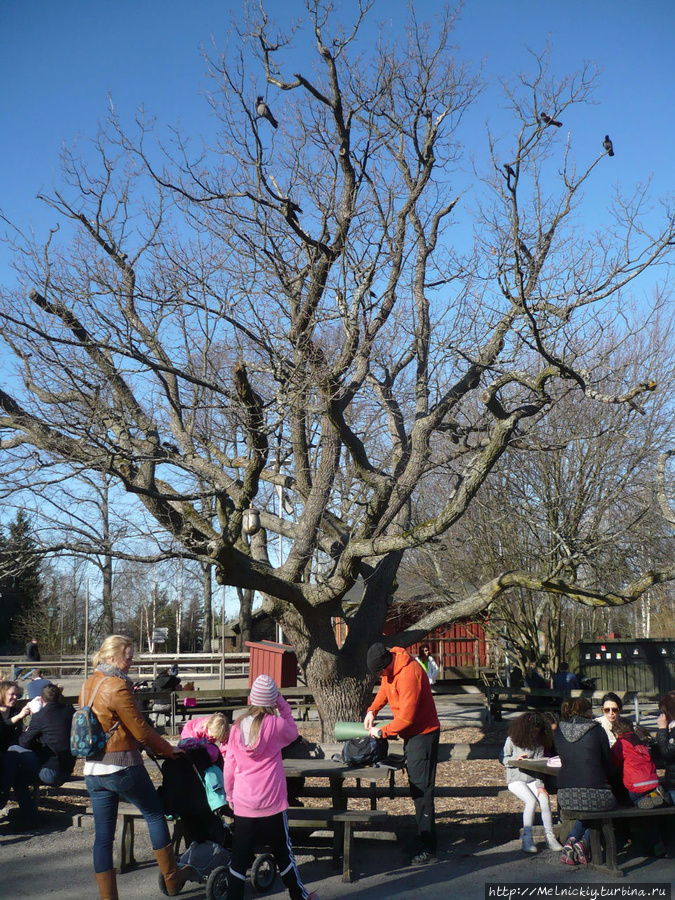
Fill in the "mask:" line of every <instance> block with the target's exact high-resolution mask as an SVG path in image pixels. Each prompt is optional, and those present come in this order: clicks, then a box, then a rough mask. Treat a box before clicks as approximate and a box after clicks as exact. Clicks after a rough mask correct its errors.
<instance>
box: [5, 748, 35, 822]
mask: <svg viewBox="0 0 675 900" xmlns="http://www.w3.org/2000/svg"><path fill="white" fill-rule="evenodd" d="M39 780H40V758H39V756H38V755H37V753H33V751H32V750H28V749H27V748H26V747H20V746H19V745H18V744H13V745H12V746H11V747H10V748H9V749H8V750H7V752H6V753H5V755H4V758H3V761H2V777H1V778H0V808H2V807H3V806H4V805H5V804H6V803H7V799H8V797H9V792H10V790H11V789H12V788H14V796H15V797H16V801H17V803H18V804H19V809H20V810H21V812H23V813H28V814H32V813H36V812H37V806H36V805H35V801H34V800H33V798H32V797H31V793H30V787H31V785H32V784H34V783H35V782H36V781H39Z"/></svg>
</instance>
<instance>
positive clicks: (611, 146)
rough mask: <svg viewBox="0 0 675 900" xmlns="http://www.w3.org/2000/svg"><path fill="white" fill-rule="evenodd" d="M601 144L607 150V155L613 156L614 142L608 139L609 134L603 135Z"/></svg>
mask: <svg viewBox="0 0 675 900" xmlns="http://www.w3.org/2000/svg"><path fill="white" fill-rule="evenodd" d="M602 146H603V147H604V148H605V151H606V152H607V156H614V144H613V143H612V142H611V141H610V139H609V135H608V134H606V135H605V139H604V141H603V142H602Z"/></svg>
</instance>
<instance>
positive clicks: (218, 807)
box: [158, 738, 277, 900]
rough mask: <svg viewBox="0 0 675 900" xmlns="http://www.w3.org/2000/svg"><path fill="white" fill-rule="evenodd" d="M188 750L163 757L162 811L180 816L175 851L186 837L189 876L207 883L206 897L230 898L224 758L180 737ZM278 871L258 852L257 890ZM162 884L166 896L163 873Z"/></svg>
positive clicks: (171, 816)
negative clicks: (171, 757) (170, 757)
mask: <svg viewBox="0 0 675 900" xmlns="http://www.w3.org/2000/svg"><path fill="white" fill-rule="evenodd" d="M178 746H179V747H180V748H181V749H182V750H184V751H185V752H184V754H183V755H182V756H178V757H175V758H174V759H165V760H164V762H163V763H162V765H161V766H160V769H161V772H162V785H161V787H160V788H159V794H160V796H161V799H162V804H163V806H164V812H165V814H166V816H167V818H169V819H173V820H175V821H176V828H175V829H174V840H173V843H174V852H175V853H176V857H178V848H179V846H180V844H181V841H182V840H185V845H186V847H187V850H186V851H185V852H184V853H183V855H182V856H181V857H180V858H179V859H178V863H179V865H181V866H186V867H188V874H189V876H190V881H196V882H198V883H199V884H205V885H206V900H226V898H227V879H228V874H229V867H230V848H231V847H232V830H231V828H230V826H229V825H228V824H227V821H226V819H227V818H228V817H231V816H232V810H231V809H230V807H229V806H228V805H227V800H226V797H225V793H224V791H223V778H222V772H223V760H222V757H221V755H220V752H219V751H218V748H217V747H216V746H215V745H214V744H210V743H208V742H207V741H203V740H199V739H193V738H191V739H189V740H186V741H181V742H180V743H179V745H178ZM276 874H277V867H276V863H275V862H274V857H273V856H272V855H271V854H269V853H263V854H259V855H258V856H257V857H256V859H255V860H254V862H253V866H252V867H251V871H250V876H249V877H250V879H251V883H252V884H253V887H254V888H255V890H256V891H258V893H265V892H266V891H268V890H269V889H270V888H271V887H272V884H273V883H274V879H275V877H276ZM158 881H159V889H160V890H161V892H162V893H163V894H164V895H166V894H167V891H166V885H165V883H164V876H163V875H162V874H161V872H160V873H159V879H158Z"/></svg>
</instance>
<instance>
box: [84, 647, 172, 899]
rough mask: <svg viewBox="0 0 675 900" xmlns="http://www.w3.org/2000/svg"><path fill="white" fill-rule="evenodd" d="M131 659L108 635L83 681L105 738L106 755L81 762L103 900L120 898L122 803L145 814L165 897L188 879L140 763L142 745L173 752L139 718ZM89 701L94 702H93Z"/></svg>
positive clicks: (168, 753) (126, 649)
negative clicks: (116, 862) (117, 844)
mask: <svg viewBox="0 0 675 900" xmlns="http://www.w3.org/2000/svg"><path fill="white" fill-rule="evenodd" d="M133 658H134V648H133V644H132V642H131V639H130V638H128V637H125V636H124V635H119V634H112V635H110V636H109V637H107V638H106V639H105V640H104V641H103V644H102V645H101V648H100V650H99V651H98V653H96V654H95V656H94V667H95V671H94V674H93V675H92V676H91V678H88V679H87V681H85V683H84V685H83V687H82V692H81V694H80V705H81V706H83V705H86V706H89V705H90V706H92V708H93V710H94V713H95V714H96V718H97V719H98V721H99V723H100V725H101V728H103V730H104V731H105V732H106V733H107V732H112V733H111V734H110V737H109V738H108V742H107V744H106V747H105V751H104V752H102V753H101V755H100V756H97V757H95V758H94V759H88V760H87V761H86V762H85V764H84V775H85V784H86V786H87V791H88V792H89V795H90V797H91V805H92V808H93V811H94V825H95V829H96V834H95V838H94V871H95V873H96V881H97V882H98V889H99V892H100V894H101V898H102V900H118V893H117V882H116V878H115V870H114V868H113V842H114V838H115V824H116V822H117V809H118V805H119V801H120V799H121V800H123V801H125V802H127V803H133V804H134V806H137V807H138V809H139V810H140V811H141V812H142V813H143V817H144V819H145V821H146V822H147V825H148V829H149V831H150V840H151V843H152V846H153V849H154V852H155V856H156V858H157V862H158V864H159V867H160V869H161V871H162V874H163V875H164V882H165V884H166V887H167V893H168V894H169V896H170V897H173V896H174V895H175V894H178V893H179V892H180V890H181V888H182V887H183V885H184V884H185V881H186V880H187V879H186V878H185V877H184V875H183V870H182V869H180V868H178V867H177V865H176V859H175V857H174V853H173V849H172V846H171V840H170V838H169V829H168V827H167V824H166V819H165V817H164V810H163V809H162V804H161V802H160V800H159V797H158V796H157V792H156V791H155V788H154V786H153V784H152V781H151V780H150V776H149V775H148V773H147V771H146V770H145V766H144V765H143V758H142V756H141V747H142V746H145V747H147V748H148V749H149V750H152V751H153V753H155V754H156V755H157V756H163V757H168V758H172V757H173V756H175V755H176V754H175V751H174V748H173V747H172V746H171V744H169V743H168V741H165V740H164V738H162V737H160V736H159V735H158V734H157V732H156V731H154V730H153V729H152V728H151V727H150V726H149V725H148V723H147V722H146V721H145V719H144V718H143V715H142V714H141V711H140V709H139V707H138V705H137V703H136V701H135V700H134V695H133V686H132V681H131V679H130V678H129V677H128V675H127V672H128V671H129V668H130V666H131V663H132V661H133ZM92 698H93V701H92Z"/></svg>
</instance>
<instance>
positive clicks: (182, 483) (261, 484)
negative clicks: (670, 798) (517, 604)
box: [0, 0, 675, 733]
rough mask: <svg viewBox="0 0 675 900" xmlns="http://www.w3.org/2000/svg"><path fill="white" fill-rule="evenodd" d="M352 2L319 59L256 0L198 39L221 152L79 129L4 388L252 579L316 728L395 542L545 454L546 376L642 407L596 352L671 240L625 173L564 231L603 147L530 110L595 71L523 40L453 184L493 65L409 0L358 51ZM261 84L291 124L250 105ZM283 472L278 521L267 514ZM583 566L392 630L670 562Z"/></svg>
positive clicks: (509, 577)
mask: <svg viewBox="0 0 675 900" xmlns="http://www.w3.org/2000/svg"><path fill="white" fill-rule="evenodd" d="M367 13H368V10H367V8H365V7H363V8H360V10H359V12H358V15H357V18H356V20H355V22H354V23H353V26H352V27H350V28H346V27H343V25H342V24H340V23H338V22H336V21H334V17H333V16H332V14H331V10H330V8H329V7H324V6H323V5H322V4H320V3H318V2H311V0H310V2H309V3H308V5H307V17H308V21H309V24H310V26H311V32H312V34H313V41H314V49H315V52H316V57H315V58H316V63H315V66H314V68H311V67H309V66H308V67H307V69H306V71H304V72H296V71H293V69H294V68H296V67H294V66H293V65H292V64H291V70H290V71H287V67H288V66H289V64H290V63H289V61H290V60H293V59H296V58H298V57H297V56H294V54H293V53H290V52H288V51H289V50H290V49H291V48H292V47H293V46H294V42H295V43H297V42H298V41H300V40H302V34H301V33H300V32H297V33H293V32H290V33H289V34H284V33H283V32H282V31H281V30H277V29H276V27H275V26H274V25H273V23H271V22H270V21H269V20H268V18H267V16H266V14H265V12H264V11H263V10H259V11H258V12H257V13H256V18H255V19H252V20H251V21H249V22H248V23H247V24H246V26H245V27H243V28H242V29H241V32H240V34H239V41H238V42H237V41H234V42H233V48H234V49H233V50H232V51H230V52H228V54H226V55H220V54H218V53H214V58H213V59H212V61H211V75H212V77H213V83H214V89H213V93H212V95H211V97H210V101H211V104H212V108H213V111H214V113H215V114H216V115H217V116H218V117H219V121H220V137H219V142H218V145H217V146H216V147H206V146H205V147H204V148H203V149H202V150H194V149H193V147H192V144H191V143H190V142H188V141H187V140H186V139H184V138H183V137H182V136H181V135H179V134H177V135H175V141H174V145H173V148H171V153H169V152H168V150H166V151H163V150H162V148H161V147H158V145H157V144H156V143H154V142H153V141H152V140H151V129H150V128H149V126H148V125H147V124H146V123H144V122H143V121H139V123H138V131H137V133H134V134H129V133H128V132H127V133H125V131H124V130H123V129H122V127H121V125H120V124H119V123H118V122H116V121H114V120H113V121H112V123H111V125H110V128H109V129H108V130H107V132H106V133H103V134H101V135H100V136H99V137H98V139H97V141H96V149H97V152H98V155H99V162H98V165H96V166H94V165H93V164H92V163H90V162H89V161H87V162H85V161H84V160H80V159H78V158H76V157H75V155H74V154H72V153H67V154H66V155H65V157H64V175H65V179H64V185H63V187H61V188H59V189H57V190H55V191H54V193H53V195H52V196H51V197H48V198H45V199H46V201H47V202H48V203H50V204H51V205H52V207H53V209H54V210H55V212H56V213H57V214H58V215H59V217H60V218H61V219H62V220H63V221H64V222H65V223H68V224H69V227H70V228H71V229H72V231H73V238H72V241H71V242H70V244H69V246H67V247H64V246H63V245H62V244H61V243H59V242H58V240H57V236H56V235H55V234H53V235H52V236H51V237H50V240H49V241H48V242H47V245H46V246H45V247H38V246H33V244H32V241H31V240H30V239H29V238H22V236H21V235H20V234H17V235H16V237H15V240H16V243H17V245H18V251H19V252H18V253H17V266H18V267H20V268H21V269H22V276H21V282H20V285H19V290H18V292H16V293H13V294H10V293H7V292H5V296H4V302H3V309H2V335H3V338H4V341H5V344H6V345H7V347H8V348H9V349H10V350H11V351H12V354H13V357H14V359H15V361H16V362H17V364H18V370H17V372H20V375H21V377H20V380H18V381H17V380H16V379H15V380H13V381H12V382H11V385H12V387H7V388H6V389H5V390H2V391H0V408H2V410H4V415H3V416H2V418H0V427H1V428H2V444H1V445H0V446H1V447H2V449H3V451H4V455H5V456H6V457H8V458H9V459H17V458H21V457H22V455H23V456H25V455H27V454H30V453H31V452H33V450H34V448H37V449H38V450H39V452H40V454H44V455H45V456H46V457H47V458H48V459H50V460H58V461H59V464H60V465H63V466H66V467H77V468H78V469H82V468H85V469H94V470H96V471H105V472H106V473H107V474H108V476H109V477H111V478H112V479H114V480H116V481H117V482H118V483H119V484H120V485H121V486H122V487H123V488H124V490H126V491H127V492H128V493H129V494H130V495H133V496H135V497H136V498H137V499H138V500H139V501H140V503H141V504H142V505H143V506H144V507H145V510H146V511H147V512H148V513H149V514H150V515H151V516H152V517H153V518H154V519H155V521H156V523H157V526H158V527H159V528H160V529H162V530H164V531H166V532H168V533H169V534H171V535H172V536H173V538H174V539H175V540H176V541H177V542H179V543H180V544H181V545H182V547H183V552H184V554H185V556H186V558H190V557H192V558H194V559H199V560H201V561H203V562H207V561H208V562H211V563H213V564H214V565H215V566H216V571H217V580H218V581H219V582H220V583H223V584H228V585H233V586H235V587H236V588H238V589H241V590H242V591H258V592H260V593H261V594H262V595H263V598H264V605H265V608H266V609H267V610H268V611H269V612H270V613H271V615H272V616H273V617H274V618H275V619H276V620H277V621H278V622H279V623H280V624H281V625H282V627H283V630H284V633H285V635H286V636H287V638H288V639H289V640H290V642H291V643H292V644H293V645H294V647H295V649H296V651H297V654H298V658H299V662H300V664H301V666H302V667H303V669H304V671H305V673H306V677H307V683H308V685H309V686H310V687H311V688H312V689H313V691H314V693H315V696H316V698H317V702H318V704H319V708H320V712H321V715H322V719H323V726H324V733H327V732H330V731H331V730H332V725H333V722H334V721H335V720H336V719H338V718H354V717H356V716H358V715H359V714H360V713H361V712H362V711H363V708H364V706H365V703H366V701H367V697H368V694H369V691H370V689H371V686H372V678H371V677H370V676H369V675H368V674H367V672H366V668H365V656H366V648H367V646H368V644H369V643H371V642H373V641H374V640H376V639H378V638H379V636H380V635H381V633H382V626H383V624H384V621H385V618H386V615H387V609H388V606H389V603H390V601H391V596H392V594H393V592H394V589H395V579H396V573H397V570H398V568H399V565H400V562H401V560H402V558H403V556H404V554H405V553H406V552H408V551H411V550H413V549H414V548H418V547H422V546H424V545H425V544H428V543H429V542H432V541H435V540H437V539H439V538H440V537H441V536H443V535H446V534H452V532H453V529H455V528H457V526H458V523H460V522H461V520H462V517H463V516H464V515H465V514H466V513H467V511H468V510H470V508H471V505H472V503H473V502H474V500H475V498H476V496H477V493H478V491H479V490H480V488H481V486H482V485H483V484H485V482H486V481H487V480H488V479H489V478H490V477H491V474H492V473H493V470H494V469H495V467H496V466H497V464H498V463H499V461H500V460H501V459H502V458H503V457H504V456H505V455H507V456H508V455H509V454H511V453H512V452H515V451H516V450H517V451H518V452H520V453H527V452H530V451H534V450H536V447H537V441H536V440H534V442H532V440H531V436H530V434H531V431H532V430H533V429H534V424H535V423H538V422H539V421H540V420H541V419H543V418H544V417H546V416H547V415H548V414H550V411H551V410H552V409H553V408H554V407H555V403H556V400H557V399H558V397H559V396H560V395H561V393H564V391H565V390H566V391H573V392H574V393H575V397H576V402H577V403H578V404H579V405H582V404H589V405H591V404H597V403H604V404H610V405H621V404H626V403H634V404H635V403H637V404H643V403H646V402H647V400H648V397H649V395H650V393H651V392H652V391H653V390H654V389H655V387H656V384H655V382H654V380H652V379H656V378H657V373H653V372H651V371H645V372H641V373H640V375H639V377H638V380H637V382H631V383H628V382H626V380H625V378H624V377H623V375H622V373H620V372H619V373H617V372H615V371H614V370H613V368H612V366H611V364H608V361H610V360H611V353H609V349H610V348H605V349H606V351H607V353H608V356H607V358H606V359H603V361H602V363H603V364H602V365H599V364H598V361H597V358H596V353H595V348H596V346H597V344H598V340H599V338H600V336H602V335H605V334H608V333H609V332H610V330H611V329H614V330H615V331H616V330H617V329H618V327H619V324H618V323H619V322H620V321H625V318H624V317H625V311H624V309H623V297H624V295H626V294H627V293H628V291H629V289H630V287H631V285H633V284H634V283H636V284H637V283H638V281H639V279H640V278H641V276H646V277H647V278H648V277H649V276H650V273H651V271H652V270H653V269H654V268H655V267H656V266H657V265H658V264H660V263H662V262H664V261H666V260H667V258H668V254H669V253H670V252H671V246H670V245H671V243H672V241H673V238H674V227H673V215H672V211H671V210H669V209H668V208H667V207H664V218H663V221H662V223H661V224H660V225H659V226H658V227H657V228H656V230H655V231H654V232H653V233H652V232H650V230H649V223H648V221H647V220H646V219H645V218H644V217H643V214H642V206H641V204H642V203H643V202H644V197H645V194H644V192H640V191H638V192H636V193H635V194H634V196H633V197H632V199H630V200H629V201H623V200H621V198H617V200H616V203H615V207H614V210H613V218H612V222H611V225H610V227H608V228H607V229H606V230H605V231H603V232H602V233H599V234H598V235H597V236H596V238H595V239H594V240H593V241H591V242H589V241H587V240H585V239H584V237H583V235H581V233H580V232H579V230H578V229H577V228H576V225H577V222H578V219H579V217H580V216H581V214H582V212H583V204H582V194H583V190H584V188H585V187H586V185H587V184H588V183H589V182H590V181H591V179H592V177H593V174H594V172H595V170H596V168H597V167H598V166H601V165H606V164H609V162H608V160H607V158H606V154H605V153H604V152H603V153H602V154H601V155H600V156H598V158H596V159H593V160H590V161H588V162H587V163H586V164H585V165H583V166H581V167H580V169H579V170H578V171H577V169H576V168H575V166H574V164H573V161H572V156H571V149H570V147H569V145H567V146H565V145H564V137H562V136H561V135H560V133H559V132H560V130H559V129H556V128H549V127H547V126H546V125H544V124H543V123H542V120H541V119H540V114H541V112H542V111H547V113H549V114H551V115H553V114H554V113H555V115H556V116H564V115H565V113H566V111H567V110H568V109H569V108H570V107H572V106H573V105H574V104H577V103H584V102H585V101H586V100H588V99H589V97H590V96H591V92H592V78H591V77H590V75H589V73H588V72H587V71H584V72H582V73H581V75H579V76H576V77H573V78H565V79H562V80H561V81H559V82H556V81H555V80H554V79H552V78H551V77H550V76H549V75H548V74H547V72H546V68H545V62H546V60H545V56H542V57H533V61H534V67H535V70H536V71H535V77H534V78H532V79H528V78H526V77H523V78H522V79H521V80H520V81H519V82H518V83H516V84H515V85H513V86H507V100H508V102H509V103H510V105H511V110H512V113H513V121H514V128H513V133H512V136H511V137H510V138H509V141H508V143H507V144H505V146H504V147H503V149H499V148H498V145H497V142H496V141H495V140H494V139H493V138H492V137H491V136H490V135H488V138H487V147H488V150H489V154H491V156H490V159H489V161H488V163H487V166H488V168H487V174H485V173H482V174H481V177H480V178H478V177H476V178H474V179H472V180H470V181H469V180H467V178H466V176H463V175H462V174H461V172H460V170H459V161H460V159H461V151H462V147H463V145H469V143H470V144H471V145H472V147H473V146H475V144H476V135H475V134H464V133H463V131H462V126H463V114H464V112H465V111H466V110H467V108H468V107H469V106H470V105H471V104H472V103H474V102H477V100H478V97H479V87H480V86H479V84H478V82H477V81H476V80H475V79H473V78H472V77H471V76H470V75H469V73H468V71H467V70H466V69H465V68H464V67H463V66H462V65H460V64H458V63H457V62H456V60H455V58H454V55H453V49H452V47H451V37H452V25H453V21H452V16H451V15H449V14H441V16H440V18H439V21H438V22H436V23H435V24H434V25H433V27H432V26H427V25H424V24H422V23H420V22H418V21H417V20H416V18H415V16H414V13H412V14H411V20H410V22H409V23H408V27H407V29H406V31H405V34H406V39H405V40H391V41H389V40H388V39H387V36H386V35H384V34H383V35H382V39H381V41H380V42H379V43H375V42H373V41H372V40H370V39H369V41H368V45H369V46H372V47H373V48H374V49H373V50H372V51H371V52H369V53H368V54H366V55H358V51H357V49H356V43H355V39H356V37H357V35H359V34H361V33H362V32H363V29H364V27H365V25H364V23H365V22H366V21H367ZM370 27H371V26H370V25H368V28H370ZM235 45H236V46H235ZM261 79H262V80H264V81H265V82H266V85H267V91H266V95H265V100H266V102H267V104H268V106H269V107H271V108H272V109H273V113H274V116H275V118H276V119H277V120H278V122H279V128H278V130H274V131H273V129H272V128H271V127H270V123H269V121H268V120H267V119H266V118H260V117H259V116H258V114H257V112H256V100H255V98H256V95H257V94H258V93H259V92H260V88H259V86H256V85H255V81H256V80H257V81H260V80H261ZM554 132H555V133H554ZM505 162H508V169H507V170H505V169H504V168H503V164H504V163H505ZM472 196H473V198H474V200H473V201H472V203H470V202H469V199H468V198H470V197H472ZM460 228H461V231H460ZM471 229H475V235H476V237H475V240H474V241H473V243H472V242H471V241H467V240H466V235H467V234H468V233H469V232H470V231H471ZM630 327H631V326H630V325H629V324H628V325H626V326H625V329H628V330H629V329H630ZM625 329H624V330H625ZM617 340H619V337H617ZM17 384H19V387H16V389H15V388H14V387H13V386H15V385H17ZM441 468H442V470H443V472H444V474H445V484H444V491H443V492H442V494H440V495H438V496H436V498H435V499H436V503H435V505H434V507H433V510H432V512H431V514H430V515H429V516H428V518H426V519H424V520H421V521H417V520H415V519H414V517H413V503H414V501H415V498H416V497H417V495H418V493H419V491H420V490H421V488H422V487H423V486H424V485H425V483H426V481H427V480H428V479H430V478H431V477H432V476H433V475H434V474H435V473H437V472H438V471H439V470H440V469H441ZM279 486H280V487H282V488H283V490H284V491H285V492H286V493H287V494H288V496H289V497H290V498H291V501H292V504H293V507H294V510H295V516H294V519H293V520H292V521H291V520H290V519H287V518H283V517H281V516H279V515H278V514H277V513H276V512H275V505H274V500H275V496H276V490H277V488H278V487H279ZM205 501H206V504H207V505H206V508H207V509H209V510H210V509H211V507H210V506H209V505H208V504H209V503H211V502H213V504H214V506H213V509H214V511H215V520H214V519H213V518H212V517H211V515H210V514H205V513H204V512H203V509H204V507H203V504H204V502H205ZM251 507H257V509H258V510H259V511H260V522H261V526H262V531H261V532H260V533H261V534H263V535H267V534H269V533H275V534H277V535H283V538H284V541H285V547H286V548H287V553H286V555H285V558H284V559H283V560H280V559H279V558H278V557H276V556H275V553H274V551H273V549H270V548H272V547H273V544H272V542H268V541H267V540H266V539H262V540H258V541H256V540H255V539H252V538H251V536H250V535H249V534H247V533H246V532H245V531H244V529H243V522H244V517H245V513H246V511H247V510H248V509H249V508H251ZM592 574H593V573H592V572H591V571H588V572H587V573H586V572H584V574H583V577H578V578H577V580H576V581H572V580H571V579H566V578H565V577H564V575H565V573H564V572H562V571H559V570H553V571H551V572H547V573H545V574H544V575H542V573H541V572H536V571H528V570H524V571H516V572H513V571H510V572H504V573H500V574H499V575H497V576H495V577H493V578H492V579H490V580H489V581H487V582H486V583H483V584H481V585H478V586H476V587H475V588H472V589H471V590H469V591H467V592H466V593H465V594H463V595H461V596H459V597H457V598H456V599H455V600H454V602H450V603H448V604H447V605H446V606H444V607H443V608H437V609H436V610H434V611H433V612H430V613H428V614H423V615H422V617H421V618H420V620H419V621H418V622H417V623H416V624H415V625H414V627H412V628H411V629H409V630H408V631H407V632H405V633H404V634H401V635H399V636H398V639H399V640H401V641H402V642H404V643H406V642H407V643H410V642H412V641H413V640H415V639H417V638H419V637H421V636H422V635H423V634H425V633H427V632H428V631H429V630H430V629H432V628H433V627H434V626H436V625H438V624H441V623H443V622H446V621H448V620H451V619H453V618H456V617H458V616H463V615H466V614H468V613H473V612H476V611H478V610H480V609H484V608H486V607H487V606H488V605H489V604H490V603H493V602H494V601H495V600H496V599H497V598H498V597H499V596H500V595H501V594H503V593H504V592H506V591H509V590H513V589H516V588H526V589H534V590H541V591H546V592H548V593H549V594H556V595H567V596H569V597H571V598H573V599H574V600H577V601H579V602H582V603H587V604H595V605H603V604H622V603H624V602H626V601H627V600H630V599H632V598H633V597H635V596H639V594H640V593H641V592H643V591H644V590H645V589H646V588H647V587H648V586H649V585H650V584H652V583H654V582H655V581H659V580H663V579H667V578H672V577H674V576H675V570H674V569H673V568H672V567H670V568H668V567H666V568H665V569H664V570H662V571H659V572H651V573H648V574H645V575H643V576H642V577H635V578H633V579H632V581H631V582H630V583H629V584H627V585H626V586H621V584H611V585H610V584H608V583H606V582H603V583H602V584H597V582H595V581H594V580H593V578H592ZM359 576H361V577H362V579H363V584H364V591H363V597H362V600H361V603H360V604H359V606H358V608H356V609H355V610H351V608H350V611H349V612H346V611H344V610H343V608H342V600H343V598H344V596H345V594H346V592H347V591H348V590H349V589H350V588H352V587H353V586H354V585H355V583H356V582H357V579H358V578H359ZM343 614H344V615H345V617H346V618H347V621H348V625H349V633H348V636H347V639H346V641H345V643H344V645H343V646H342V647H341V648H338V646H337V643H336V639H335V635H334V630H333V618H334V617H336V616H339V615H343Z"/></svg>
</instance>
